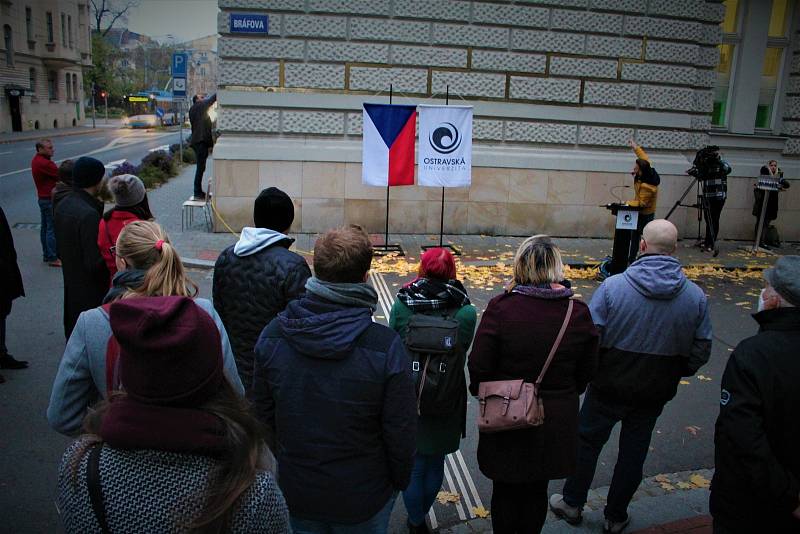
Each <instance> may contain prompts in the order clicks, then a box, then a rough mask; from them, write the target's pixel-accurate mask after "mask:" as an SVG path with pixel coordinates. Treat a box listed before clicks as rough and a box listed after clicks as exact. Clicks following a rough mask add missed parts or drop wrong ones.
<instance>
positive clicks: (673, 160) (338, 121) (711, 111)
mask: <svg viewBox="0 0 800 534" xmlns="http://www.w3.org/2000/svg"><path fill="white" fill-rule="evenodd" d="M773 4H774V5H773ZM781 6H783V20H784V23H783V25H782V26H781V25H780V24H778V25H777V26H781V28H782V31H783V32H784V35H783V36H779V37H776V36H775V35H773V33H774V32H773V30H772V26H775V24H774V23H773V20H772V19H774V18H775V17H776V14H775V10H776V9H777V10H780V9H781ZM219 7H220V8H221V12H220V14H219V32H220V40H219V57H220V60H219V61H220V63H219V74H218V85H219V90H220V91H219V103H220V108H221V109H220V115H219V124H218V126H219V128H220V130H221V131H222V134H223V135H222V137H221V138H220V140H219V143H218V145H217V147H216V148H215V150H214V158H215V167H214V176H215V189H216V207H217V210H218V211H219V212H220V214H222V216H223V217H224V218H225V219H226V221H227V222H228V223H230V224H231V225H232V226H234V227H241V226H243V225H245V224H250V223H251V220H250V217H251V209H252V200H253V198H254V197H255V195H256V194H257V193H258V191H259V190H260V189H261V188H263V187H267V186H270V185H275V186H278V187H281V188H283V189H284V190H286V192H287V193H289V195H291V196H292V197H293V198H294V199H295V202H296V213H297V216H296V219H295V225H294V227H293V231H302V232H319V231H324V230H325V229H326V228H328V227H330V226H334V225H337V224H342V223H359V224H362V225H364V226H366V227H367V228H368V229H369V230H370V231H374V232H379V231H381V229H382V228H383V224H384V216H385V210H386V199H385V196H386V192H385V189H382V188H373V187H367V186H364V185H362V184H361V163H360V161H361V128H362V112H361V106H362V103H364V102H378V103H380V102H383V103H388V102H389V96H390V95H389V89H390V86H391V88H392V101H393V102H394V103H398V104H399V103H403V104H424V103H427V104H430V103H444V100H445V93H446V92H449V98H450V101H451V102H458V103H468V104H471V105H473V106H474V130H473V139H474V144H473V174H472V185H471V187H469V188H462V189H448V190H447V192H446V204H445V232H446V233H452V234H459V233H469V234H474V233H487V234H508V235H528V234H531V233H532V232H533V233H538V232H544V233H549V234H552V235H562V236H566V235H581V236H594V237H607V236H609V235H610V233H611V232H612V231H613V218H612V217H611V216H610V215H609V213H608V212H607V211H606V210H605V209H603V208H601V207H599V206H600V205H601V204H605V203H607V202H611V201H614V200H616V199H617V198H631V197H632V189H626V186H630V185H631V177H630V174H629V172H630V170H631V167H632V163H633V155H632V153H631V151H630V149H629V148H627V144H628V140H629V139H635V140H636V141H637V142H638V143H639V144H641V145H642V146H643V147H645V149H646V150H648V152H649V153H650V154H651V158H652V162H653V165H654V166H655V167H656V168H657V169H658V171H659V173H660V174H661V176H662V185H661V189H660V193H659V210H658V215H659V216H663V215H665V214H666V212H667V211H668V210H669V208H670V207H672V205H673V204H674V203H675V202H676V200H677V199H678V198H679V197H680V196H681V194H682V193H683V192H684V191H685V190H686V188H687V186H688V185H689V184H690V183H691V179H690V178H689V177H687V176H686V175H685V174H684V171H685V170H686V169H688V168H689V166H690V164H691V160H692V159H693V157H694V154H695V151H696V150H697V149H698V148H700V147H703V146H706V145H707V144H712V143H713V144H717V145H719V146H720V147H721V150H722V153H723V155H724V157H725V158H726V159H727V160H729V161H730V162H731V165H732V166H733V168H734V172H733V174H732V175H731V177H730V178H729V190H730V194H729V199H728V203H727V204H726V208H725V211H724V212H723V217H722V222H721V226H722V231H721V236H722V237H723V238H749V237H752V235H753V233H754V232H753V225H754V218H753V217H752V216H751V215H750V209H751V207H752V182H753V179H752V178H753V176H755V175H757V174H758V170H759V168H760V166H761V165H762V164H764V163H765V162H766V160H767V159H770V158H775V159H779V160H781V166H782V168H783V169H784V171H785V172H786V176H787V177H790V178H791V177H794V176H797V175H798V173H800V160H797V156H798V155H800V89H799V88H800V85H798V82H800V56H794V55H792V54H793V52H794V51H795V48H796V42H797V38H796V33H795V32H797V23H796V19H797V10H796V9H794V8H795V6H794V2H791V1H789V0H772V1H771V0H739V1H733V0H727V1H726V2H724V3H723V2H719V1H717V0H524V1H523V0H517V1H501V0H495V1H492V2H489V1H478V0H347V1H345V0H219ZM231 13H258V14H267V15H268V16H269V35H267V36H250V35H248V34H238V33H237V34H231V33H230V32H229V28H230V25H229V17H230V14H231ZM726 13H727V16H726ZM778 18H780V13H778ZM731 20H733V22H731ZM777 26H776V27H777ZM768 28H769V31H768ZM790 36H791V37H790ZM776 43H777V44H776ZM726 45H727V46H728V48H725V46H726ZM776 46H777V47H778V48H780V54H779V57H778V59H777V60H775V59H774V57H773V60H772V63H773V64H774V63H776V62H777V64H778V73H779V74H778V75H777V76H775V77H774V78H775V79H772V78H770V80H771V82H770V83H772V85H773V89H772V91H773V92H772V93H771V94H772V95H773V96H772V100H771V101H770V102H771V103H770V104H769V106H766V107H764V106H762V107H759V106H756V105H755V104H758V103H759V94H760V93H763V87H762V85H763V84H760V83H759V80H761V79H762V78H763V76H759V75H760V74H761V73H760V71H761V70H762V69H763V68H764V63H765V60H764V58H765V54H766V52H767V51H768V50H770V49H771V47H772V48H774V47H776ZM721 50H723V52H724V53H728V54H729V55H730V54H731V53H733V54H734V56H735V57H734V58H733V59H732V60H731V61H730V62H728V63H726V64H725V65H727V66H728V67H730V70H729V72H728V76H727V78H726V77H725V76H724V72H721V71H723V70H724V68H722V67H725V65H722V66H721V63H720V51H721ZM772 55H773V56H774V55H775V54H774V53H773V54H772ZM731 63H732V64H733V65H731ZM731 72H732V73H733V74H731ZM751 77H754V78H755V79H751ZM776 80H777V81H776ZM726 83H727V85H725V84H726ZM765 98H766V99H767V100H769V97H768V96H767V97H765ZM762 100H764V98H762ZM762 108H763V109H762ZM765 109H766V111H765ZM723 110H724V112H723ZM759 114H760V115H759ZM765 114H767V115H768V117H767V118H768V120H766V123H767V127H764V123H765V120H764V116H765ZM757 115H758V116H759V117H760V119H757V118H756V116H757ZM712 118H713V119H714V120H715V121H716V122H722V124H712ZM758 120H760V121H761V122H760V123H759V122H758ZM748 121H749V122H748ZM756 126H760V127H758V128H757V127H756ZM440 195H441V190H439V189H431V188H423V187H418V186H410V187H397V188H392V190H391V197H390V205H389V208H390V209H389V213H390V232H392V233H432V232H436V231H438V228H439V218H440V202H439V199H440ZM692 202H694V192H693V191H692V192H691V193H690V194H689V195H688V196H687V198H686V203H692ZM781 209H782V212H781V216H780V217H781V218H780V221H779V222H780V223H781V225H780V226H781V231H782V234H783V237H784V238H785V239H800V183H798V184H797V185H796V186H795V187H794V188H792V189H791V190H790V192H789V193H786V194H782V197H781ZM672 220H673V221H674V222H676V223H677V224H678V226H679V227H680V228H681V230H682V232H683V234H684V235H686V236H691V235H694V234H695V233H696V232H697V224H696V212H695V210H693V209H687V208H679V209H678V211H677V212H676V213H675V215H673V217H672ZM217 229H218V230H222V229H223V226H222V224H221V223H220V221H217Z"/></svg>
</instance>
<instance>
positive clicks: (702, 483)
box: [689, 474, 711, 488]
mask: <svg viewBox="0 0 800 534" xmlns="http://www.w3.org/2000/svg"><path fill="white" fill-rule="evenodd" d="M689 482H691V483H692V484H694V485H695V486H697V487H698V488H708V487H710V486H711V481H709V480H708V479H707V478H705V477H704V476H702V475H697V474H694V475H692V476H690V477H689Z"/></svg>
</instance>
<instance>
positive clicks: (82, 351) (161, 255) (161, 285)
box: [47, 221, 244, 435]
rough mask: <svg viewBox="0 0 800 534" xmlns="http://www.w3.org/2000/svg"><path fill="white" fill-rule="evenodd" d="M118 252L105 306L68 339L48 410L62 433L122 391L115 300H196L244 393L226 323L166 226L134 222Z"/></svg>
mask: <svg viewBox="0 0 800 534" xmlns="http://www.w3.org/2000/svg"><path fill="white" fill-rule="evenodd" d="M113 252H114V255H115V260H114V261H115V262H116V265H117V269H118V270H119V272H118V273H117V275H116V276H115V277H114V286H113V287H112V288H111V290H110V291H109V292H108V294H107V295H106V298H105V300H104V301H103V302H104V304H103V306H100V307H97V308H94V309H91V310H88V311H85V312H83V313H82V314H81V315H80V317H79V318H78V322H77V324H76V326H75V329H74V331H73V332H72V335H71V336H70V338H69V340H68V341H67V347H66V349H65V350H64V356H63V357H62V358H61V363H60V365H59V367H58V373H57V374H56V378H55V381H54V383H53V391H52V393H51V395H50V405H49V406H48V408H47V419H48V421H49V422H50V426H52V427H53V428H54V429H55V430H57V431H59V432H61V433H62V434H67V435H73V434H75V433H77V432H78V430H79V429H80V426H81V421H82V420H83V417H84V415H85V414H86V411H87V410H88V408H89V406H90V405H91V404H92V403H93V402H95V401H96V400H97V399H98V398H103V399H106V398H108V396H109V394H110V393H111V392H112V391H114V390H116V389H119V383H120V380H121V377H120V373H119V369H118V364H117V360H118V354H119V347H118V345H117V343H116V340H115V339H114V337H113V336H112V332H111V326H110V324H109V308H110V306H111V303H112V302H115V301H118V300H121V299H133V298H141V297H169V296H180V297H189V298H192V299H194V302H195V303H196V304H197V305H198V306H199V307H200V309H202V310H204V311H205V312H206V313H207V314H208V315H209V316H210V317H211V318H212V319H213V321H214V323H215V324H216V326H217V330H218V331H219V336H220V347H221V350H222V356H223V362H224V367H225V375H226V376H227V378H228V380H230V382H231V384H232V385H233V387H234V389H235V390H236V391H237V392H238V393H239V394H240V395H244V386H243V385H242V381H241V380H240V378H239V373H238V372H237V370H236V363H235V361H234V359H233V352H232V350H231V345H230V341H229V340H228V334H227V332H226V331H225V326H223V324H222V320H221V319H220V318H219V315H218V314H217V312H216V311H215V310H214V306H213V305H212V304H211V301H209V300H208V299H202V298H195V296H196V295H197V285H196V284H195V283H194V282H192V281H191V280H190V279H189V278H188V277H187V276H186V272H185V270H184V268H183V263H182V262H181V259H180V256H179V255H178V251H177V250H175V247H173V246H172V243H170V240H169V236H168V235H167V233H166V232H165V231H164V229H163V228H161V226H159V225H158V224H156V223H154V222H151V221H133V222H131V223H129V224H127V225H126V226H125V228H123V230H122V232H120V234H119V237H118V238H117V245H116V247H115V248H114V250H113Z"/></svg>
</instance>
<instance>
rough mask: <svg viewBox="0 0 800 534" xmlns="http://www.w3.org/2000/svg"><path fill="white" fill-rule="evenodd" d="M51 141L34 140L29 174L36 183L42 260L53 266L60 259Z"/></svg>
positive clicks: (56, 179) (56, 180)
mask: <svg viewBox="0 0 800 534" xmlns="http://www.w3.org/2000/svg"><path fill="white" fill-rule="evenodd" d="M54 151H55V149H54V148H53V142H52V141H50V139H42V140H41V141H37V142H36V155H35V156H33V160H32V161H31V174H33V182H34V183H35V184H36V195H37V197H38V198H39V211H41V217H42V225H41V226H42V227H41V230H40V231H39V237H40V239H41V240H42V255H43V258H44V261H46V262H47V264H48V265H52V266H53V267H61V260H59V259H58V256H57V255H56V233H55V229H54V228H55V227H54V225H53V201H52V198H51V193H52V192H53V188H54V187H55V186H56V182H58V167H57V166H56V164H55V163H54V162H53V152H54Z"/></svg>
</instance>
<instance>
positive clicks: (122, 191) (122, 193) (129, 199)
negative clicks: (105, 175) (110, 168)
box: [108, 174, 145, 208]
mask: <svg viewBox="0 0 800 534" xmlns="http://www.w3.org/2000/svg"><path fill="white" fill-rule="evenodd" d="M108 190H109V191H110V192H111V194H112V195H113V196H114V203H115V204H116V205H117V206H119V207H120V208H129V207H131V206H135V205H136V204H138V203H139V202H141V201H142V200H143V199H144V193H145V190H144V184H143V183H142V181H141V180H140V179H139V177H138V176H134V175H132V174H120V175H119V176H112V177H111V179H110V180H109V181H108Z"/></svg>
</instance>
